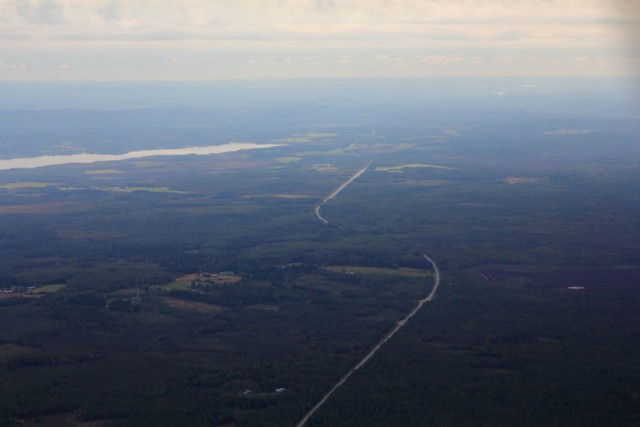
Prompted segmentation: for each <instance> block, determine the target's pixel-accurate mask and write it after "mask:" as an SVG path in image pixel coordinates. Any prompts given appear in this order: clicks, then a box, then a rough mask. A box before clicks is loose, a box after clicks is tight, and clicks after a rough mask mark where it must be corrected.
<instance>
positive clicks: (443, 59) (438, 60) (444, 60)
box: [416, 55, 465, 65]
mask: <svg viewBox="0 0 640 427" xmlns="http://www.w3.org/2000/svg"><path fill="white" fill-rule="evenodd" d="M416 59H417V60H418V61H420V62H426V63H428V64H436V65H442V64H452V63H456V62H463V61H464V60H465V59H464V57H463V56H461V55H427V56H417V57H416Z"/></svg>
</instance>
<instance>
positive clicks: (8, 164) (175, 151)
mask: <svg viewBox="0 0 640 427" xmlns="http://www.w3.org/2000/svg"><path fill="white" fill-rule="evenodd" d="M281 145H282V144H253V143H245V142H232V143H229V144H223V145H211V146H206V147H187V148H167V149H159V150H142V151H131V152H129V153H124V154H88V153H83V154H69V155H60V156H39V157H23V158H16V159H6V160H0V170H9V169H31V168H39V167H42V166H54V165H66V164H72V163H96V162H113V161H118V160H129V159H140V158H143V157H153V156H186V155H199V156H204V155H210V154H222V153H229V152H232V151H240V150H253V149H258V148H273V147H280V146H281Z"/></svg>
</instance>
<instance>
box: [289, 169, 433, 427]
mask: <svg viewBox="0 0 640 427" xmlns="http://www.w3.org/2000/svg"><path fill="white" fill-rule="evenodd" d="M370 164H371V163H369V164H368V165H367V166H365V167H364V168H362V169H360V170H359V171H358V172H357V173H356V174H355V175H353V176H352V177H351V178H349V180H348V181H346V182H345V183H344V184H342V185H341V186H340V187H338V189H337V190H336V191H334V192H333V193H331V194H330V195H329V196H328V197H326V198H325V199H324V200H323V201H322V203H320V204H319V205H318V206H316V216H317V217H318V219H320V221H322V222H324V223H325V224H328V223H329V221H328V220H326V219H325V218H323V217H322V215H320V207H321V206H322V205H324V204H325V203H327V202H328V201H329V200H331V199H332V198H334V197H335V196H337V195H338V193H340V192H341V191H342V190H344V189H345V188H346V187H347V186H348V185H349V184H351V183H352V182H353V181H354V180H355V179H356V178H358V177H359V176H360V175H362V174H363V173H364V172H365V171H366V170H367V168H368V167H369V165H370ZM422 256H423V257H424V258H425V259H426V260H427V261H428V262H430V263H431V266H432V268H433V288H431V292H429V294H428V295H426V296H425V297H424V298H422V299H420V300H418V301H416V305H415V306H414V307H413V308H412V309H411V311H410V312H409V313H408V314H407V315H406V316H405V317H404V318H402V320H399V321H398V322H397V323H396V324H395V325H394V327H393V328H391V330H390V331H389V332H387V333H386V334H384V336H383V337H382V338H381V339H380V341H378V342H377V343H376V345H374V346H373V348H372V349H371V350H370V351H369V353H367V354H366V355H365V356H364V357H363V358H362V359H361V360H360V361H359V362H358V363H357V364H356V365H355V366H354V367H353V368H351V369H350V370H349V372H347V373H346V374H345V375H344V376H343V377H342V378H340V380H339V381H338V382H337V383H336V384H334V386H333V387H331V389H330V390H329V391H328V392H327V393H326V394H325V395H324V396H322V398H321V399H320V400H319V401H318V403H316V404H315V405H314V406H313V408H311V410H310V411H309V412H307V413H306V414H305V415H304V417H303V418H302V419H301V420H300V421H299V422H298V424H296V427H304V425H306V424H307V421H309V418H311V417H312V416H313V414H315V413H316V411H317V410H318V409H320V408H321V407H322V405H324V404H325V403H326V401H327V400H329V398H330V397H331V395H333V393H335V391H336V390H337V389H338V388H340V386H342V384H344V383H345V382H346V381H347V380H348V379H349V377H351V375H352V374H353V373H354V372H355V371H357V370H358V369H360V368H361V367H363V366H364V364H365V363H367V362H368V361H369V359H371V358H372V357H373V356H375V354H376V353H377V352H378V350H380V348H381V347H382V346H383V345H384V343H386V342H387V341H389V340H390V339H391V338H392V337H393V336H394V335H395V334H396V333H397V332H398V331H399V330H400V329H401V328H402V327H403V326H404V325H405V324H406V323H407V321H408V320H409V319H411V318H412V317H413V316H415V314H416V313H417V312H418V311H420V309H421V308H422V306H423V305H424V304H425V303H426V302H429V301H432V300H433V298H434V297H435V295H436V292H437V291H438V287H439V286H440V269H439V268H438V265H437V264H436V263H435V261H434V260H433V259H431V258H430V257H429V256H428V255H427V254H425V253H423V254H422Z"/></svg>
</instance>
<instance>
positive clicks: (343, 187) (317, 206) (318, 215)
mask: <svg viewBox="0 0 640 427" xmlns="http://www.w3.org/2000/svg"><path fill="white" fill-rule="evenodd" d="M369 166H371V161H369V163H367V165H366V166H365V167H363V168H362V169H360V170H359V171H358V172H356V173H354V174H353V175H352V176H351V178H349V179H348V180H346V181H345V182H343V183H342V184H341V185H340V187H338V188H336V189H335V190H334V191H333V193H331V194H329V195H328V196H327V197H325V198H324V199H323V200H322V202H320V203H318V204H317V205H316V209H315V212H316V216H317V217H318V219H319V220H320V221H322V222H324V223H325V224H329V220H328V219H326V218H325V217H323V216H322V214H320V208H321V207H322V206H323V205H324V204H325V203H327V202H328V201H329V200H331V199H333V198H334V197H336V196H337V195H338V194H340V192H341V191H342V190H344V189H345V188H347V187H348V186H349V184H351V183H352V182H353V181H355V180H356V179H358V177H359V176H360V175H362V174H363V173H365V172H366V171H367V169H369Z"/></svg>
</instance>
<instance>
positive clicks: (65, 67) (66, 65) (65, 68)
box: [58, 64, 71, 70]
mask: <svg viewBox="0 0 640 427" xmlns="http://www.w3.org/2000/svg"><path fill="white" fill-rule="evenodd" d="M58 68H59V69H61V70H68V69H70V68H71V65H69V64H60V65H59V66H58Z"/></svg>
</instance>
